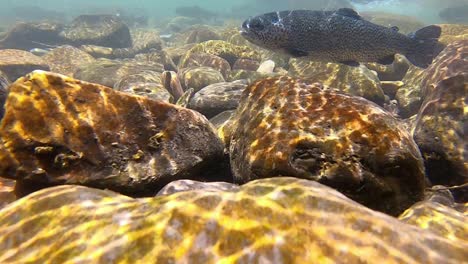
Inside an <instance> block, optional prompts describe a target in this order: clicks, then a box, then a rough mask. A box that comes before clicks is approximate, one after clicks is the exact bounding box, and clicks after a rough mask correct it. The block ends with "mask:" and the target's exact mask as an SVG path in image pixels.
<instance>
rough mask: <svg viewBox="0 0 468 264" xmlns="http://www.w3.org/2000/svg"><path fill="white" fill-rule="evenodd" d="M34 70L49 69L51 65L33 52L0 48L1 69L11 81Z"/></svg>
mask: <svg viewBox="0 0 468 264" xmlns="http://www.w3.org/2000/svg"><path fill="white" fill-rule="evenodd" d="M34 70H49V65H47V63H46V61H44V60H43V59H42V58H41V57H38V56H36V55H34V54H32V53H31V52H27V51H24V50H17V49H4V50H0V71H2V72H3V73H4V74H5V75H6V76H7V77H8V79H9V80H10V81H15V80H16V79H18V78H19V77H21V76H23V75H25V74H27V73H29V72H31V71H34Z"/></svg>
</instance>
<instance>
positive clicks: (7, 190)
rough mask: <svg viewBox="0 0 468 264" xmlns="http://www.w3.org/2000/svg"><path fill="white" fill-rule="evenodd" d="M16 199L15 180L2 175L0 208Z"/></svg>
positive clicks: (0, 181)
mask: <svg viewBox="0 0 468 264" xmlns="http://www.w3.org/2000/svg"><path fill="white" fill-rule="evenodd" d="M14 201H16V195H15V181H14V180H10V179H5V178H1V177H0V210H1V209H3V208H4V207H5V206H6V205H8V204H10V203H12V202H14Z"/></svg>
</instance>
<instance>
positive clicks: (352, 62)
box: [340, 61, 360, 67]
mask: <svg viewBox="0 0 468 264" xmlns="http://www.w3.org/2000/svg"><path fill="white" fill-rule="evenodd" d="M340 63H343V64H344V65H348V66H352V67H359V65H360V64H359V62H357V61H340Z"/></svg>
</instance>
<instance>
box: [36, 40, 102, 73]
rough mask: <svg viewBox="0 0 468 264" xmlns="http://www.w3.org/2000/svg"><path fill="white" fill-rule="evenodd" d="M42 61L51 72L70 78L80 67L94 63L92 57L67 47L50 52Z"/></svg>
mask: <svg viewBox="0 0 468 264" xmlns="http://www.w3.org/2000/svg"><path fill="white" fill-rule="evenodd" d="M42 59H44V61H45V62H47V64H48V65H49V66H50V70H51V71H53V72H56V73H60V74H64V75H68V76H72V77H73V74H74V73H75V71H76V70H77V69H78V68H79V67H80V66H82V65H83V64H91V63H93V62H94V61H95V59H94V58H93V56H91V55H89V54H88V53H86V52H84V51H82V50H80V49H78V48H75V47H73V46H69V45H67V46H61V47H58V48H55V49H53V50H51V51H50V52H48V53H47V54H46V55H44V56H43V57H42Z"/></svg>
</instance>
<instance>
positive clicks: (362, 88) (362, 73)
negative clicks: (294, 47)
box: [288, 59, 385, 104]
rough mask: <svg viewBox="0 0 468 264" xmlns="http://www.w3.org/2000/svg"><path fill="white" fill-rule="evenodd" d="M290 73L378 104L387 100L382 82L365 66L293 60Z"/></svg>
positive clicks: (290, 63)
mask: <svg viewBox="0 0 468 264" xmlns="http://www.w3.org/2000/svg"><path fill="white" fill-rule="evenodd" d="M288 73H289V75H291V76H295V77H300V78H307V79H309V80H311V81H314V82H320V83H323V84H325V85H329V86H331V87H334V88H336V89H339V90H341V91H344V92H346V93H349V94H352V95H357V96H361V97H364V98H366V99H368V100H370V101H373V102H375V103H377V104H383V102H384V100H385V99H384V93H383V91H382V87H381V85H380V80H379V79H378V78H377V76H376V74H374V73H373V72H372V71H370V70H369V69H367V68H366V67H365V66H361V67H351V66H347V65H344V64H338V63H326V62H315V61H310V60H307V59H291V60H290V62H289V72H288Z"/></svg>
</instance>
